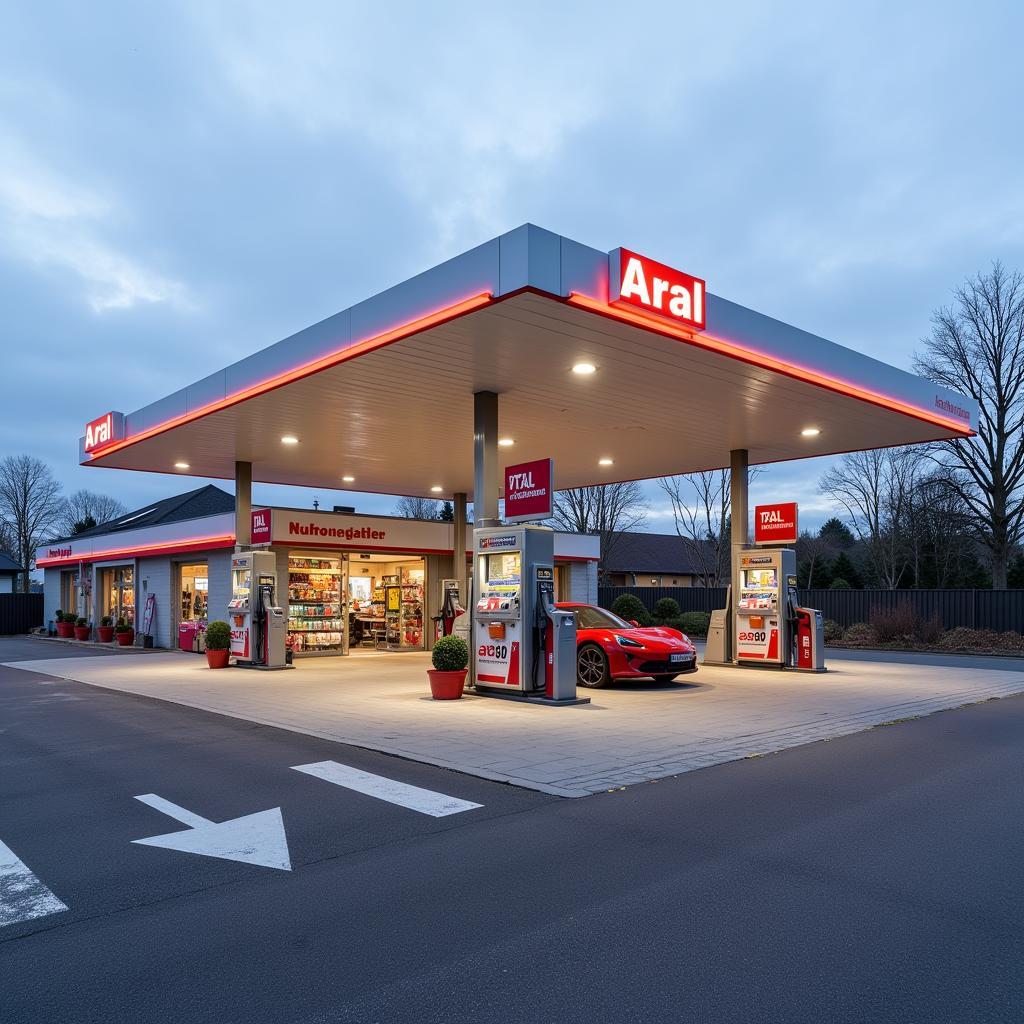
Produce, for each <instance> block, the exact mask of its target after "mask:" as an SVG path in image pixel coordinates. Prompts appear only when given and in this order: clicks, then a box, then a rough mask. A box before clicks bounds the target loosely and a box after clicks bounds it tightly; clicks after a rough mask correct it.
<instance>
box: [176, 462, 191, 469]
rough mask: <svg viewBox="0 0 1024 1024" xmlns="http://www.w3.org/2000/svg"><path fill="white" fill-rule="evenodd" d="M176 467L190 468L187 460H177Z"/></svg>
mask: <svg viewBox="0 0 1024 1024" xmlns="http://www.w3.org/2000/svg"><path fill="white" fill-rule="evenodd" d="M174 468H175V469H188V468H189V467H188V463H187V462H176V463H175V464H174Z"/></svg>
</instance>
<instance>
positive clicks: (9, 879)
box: [0, 842, 68, 927]
mask: <svg viewBox="0 0 1024 1024" xmlns="http://www.w3.org/2000/svg"><path fill="white" fill-rule="evenodd" d="M67 909H68V908H67V907H66V906H65V905H64V904H63V903H61V901H60V900H59V899H57V897H56V896H54V895H53V893H52V892H50V890H49V889H47V888H46V886H45V885H43V883H42V882H40V881H39V879H38V878H36V876H35V875H34V874H33V873H32V872H31V871H29V869H28V866H27V865H26V864H25V863H24V861H22V860H21V859H20V858H19V857H18V856H17V855H16V854H15V852H14V851H13V850H12V849H11V848H10V847H9V846H6V845H4V843H2V842H0V927H3V926H4V925H5V924H17V923H18V922H19V921H31V920H32V919H33V918H34V917H46V915H47V914H59V913H60V912H61V911H62V910H67Z"/></svg>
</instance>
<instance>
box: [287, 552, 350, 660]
mask: <svg viewBox="0 0 1024 1024" xmlns="http://www.w3.org/2000/svg"><path fill="white" fill-rule="evenodd" d="M341 585H342V567H341V559H340V558H312V557H305V556H300V555H293V556H291V557H289V559H288V646H289V648H290V649H291V650H292V651H294V652H296V653H299V654H301V653H304V652H305V653H317V652H321V651H323V652H326V651H333V652H336V653H337V652H340V651H341V650H342V648H343V643H342V639H343V637H342V630H343V629H346V628H348V627H347V623H345V622H344V619H343V615H344V607H343V605H342V600H341V596H342V595H341Z"/></svg>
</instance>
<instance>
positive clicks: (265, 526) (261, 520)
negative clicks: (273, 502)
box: [249, 508, 274, 546]
mask: <svg viewBox="0 0 1024 1024" xmlns="http://www.w3.org/2000/svg"><path fill="white" fill-rule="evenodd" d="M249 536H250V541H249V543H250V544H252V545H253V546H256V545H259V544H270V543H271V542H272V541H273V539H274V532H273V530H272V529H271V528H270V509H269V508H254V509H253V510H252V519H251V521H250V524H249Z"/></svg>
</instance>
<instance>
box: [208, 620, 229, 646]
mask: <svg viewBox="0 0 1024 1024" xmlns="http://www.w3.org/2000/svg"><path fill="white" fill-rule="evenodd" d="M205 636H206V649H207V650H208V651H226V650H227V649H228V648H229V647H230V646H231V627H230V626H229V625H228V624H227V623H226V622H224V621H223V620H222V619H214V620H213V622H211V623H210V624H209V625H208V626H207V627H206V633H205Z"/></svg>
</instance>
